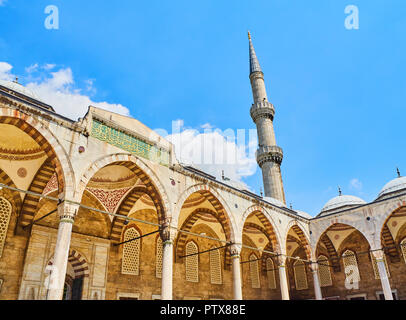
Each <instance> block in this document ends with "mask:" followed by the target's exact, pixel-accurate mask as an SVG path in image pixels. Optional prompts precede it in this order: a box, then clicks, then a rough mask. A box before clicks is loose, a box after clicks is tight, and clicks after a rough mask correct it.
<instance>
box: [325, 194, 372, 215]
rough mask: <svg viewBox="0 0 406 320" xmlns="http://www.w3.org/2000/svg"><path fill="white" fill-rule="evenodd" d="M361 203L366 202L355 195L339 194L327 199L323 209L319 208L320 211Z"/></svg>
mask: <svg viewBox="0 0 406 320" xmlns="http://www.w3.org/2000/svg"><path fill="white" fill-rule="evenodd" d="M363 204H366V202H365V201H364V200H362V199H361V198H358V197H356V196H350V195H340V196H337V197H334V198H333V199H331V200H329V201H328V202H327V203H326V204H325V205H324V207H323V209H321V212H325V211H330V210H333V209H338V208H342V207H346V206H357V205H363Z"/></svg>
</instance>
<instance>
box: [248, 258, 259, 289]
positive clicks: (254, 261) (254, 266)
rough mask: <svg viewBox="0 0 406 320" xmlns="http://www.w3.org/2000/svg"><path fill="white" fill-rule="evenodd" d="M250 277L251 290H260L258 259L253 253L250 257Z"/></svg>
mask: <svg viewBox="0 0 406 320" xmlns="http://www.w3.org/2000/svg"><path fill="white" fill-rule="evenodd" d="M250 277H251V288H260V287H261V283H260V280H259V272H258V258H257V256H256V255H255V254H253V253H252V254H251V255H250Z"/></svg>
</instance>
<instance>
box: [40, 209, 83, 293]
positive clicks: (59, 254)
mask: <svg viewBox="0 0 406 320" xmlns="http://www.w3.org/2000/svg"><path fill="white" fill-rule="evenodd" d="M78 210H79V205H77V204H71V203H67V202H65V201H64V202H62V203H61V204H59V205H58V216H59V227H58V235H57V239H56V245H55V251H54V260H53V264H52V266H50V268H49V269H50V271H51V274H50V275H49V278H48V279H49V280H48V283H46V285H47V290H48V291H47V300H62V298H63V288H64V285H65V276H66V268H67V264H68V256H69V248H70V241H71V236H72V226H73V223H74V219H75V216H76V214H77V212H78Z"/></svg>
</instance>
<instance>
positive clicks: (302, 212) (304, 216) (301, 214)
mask: <svg viewBox="0 0 406 320" xmlns="http://www.w3.org/2000/svg"><path fill="white" fill-rule="evenodd" d="M296 213H297V214H298V215H299V216H301V217H303V218H306V219H313V217H312V216H311V215H310V214H308V213H307V212H304V211H301V210H296Z"/></svg>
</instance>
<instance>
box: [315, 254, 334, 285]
mask: <svg viewBox="0 0 406 320" xmlns="http://www.w3.org/2000/svg"><path fill="white" fill-rule="evenodd" d="M317 261H318V263H319V279H320V287H328V286H331V285H333V281H332V280H331V272H330V266H329V261H328V258H327V257H326V256H323V255H320V256H319V258H318V259H317Z"/></svg>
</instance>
